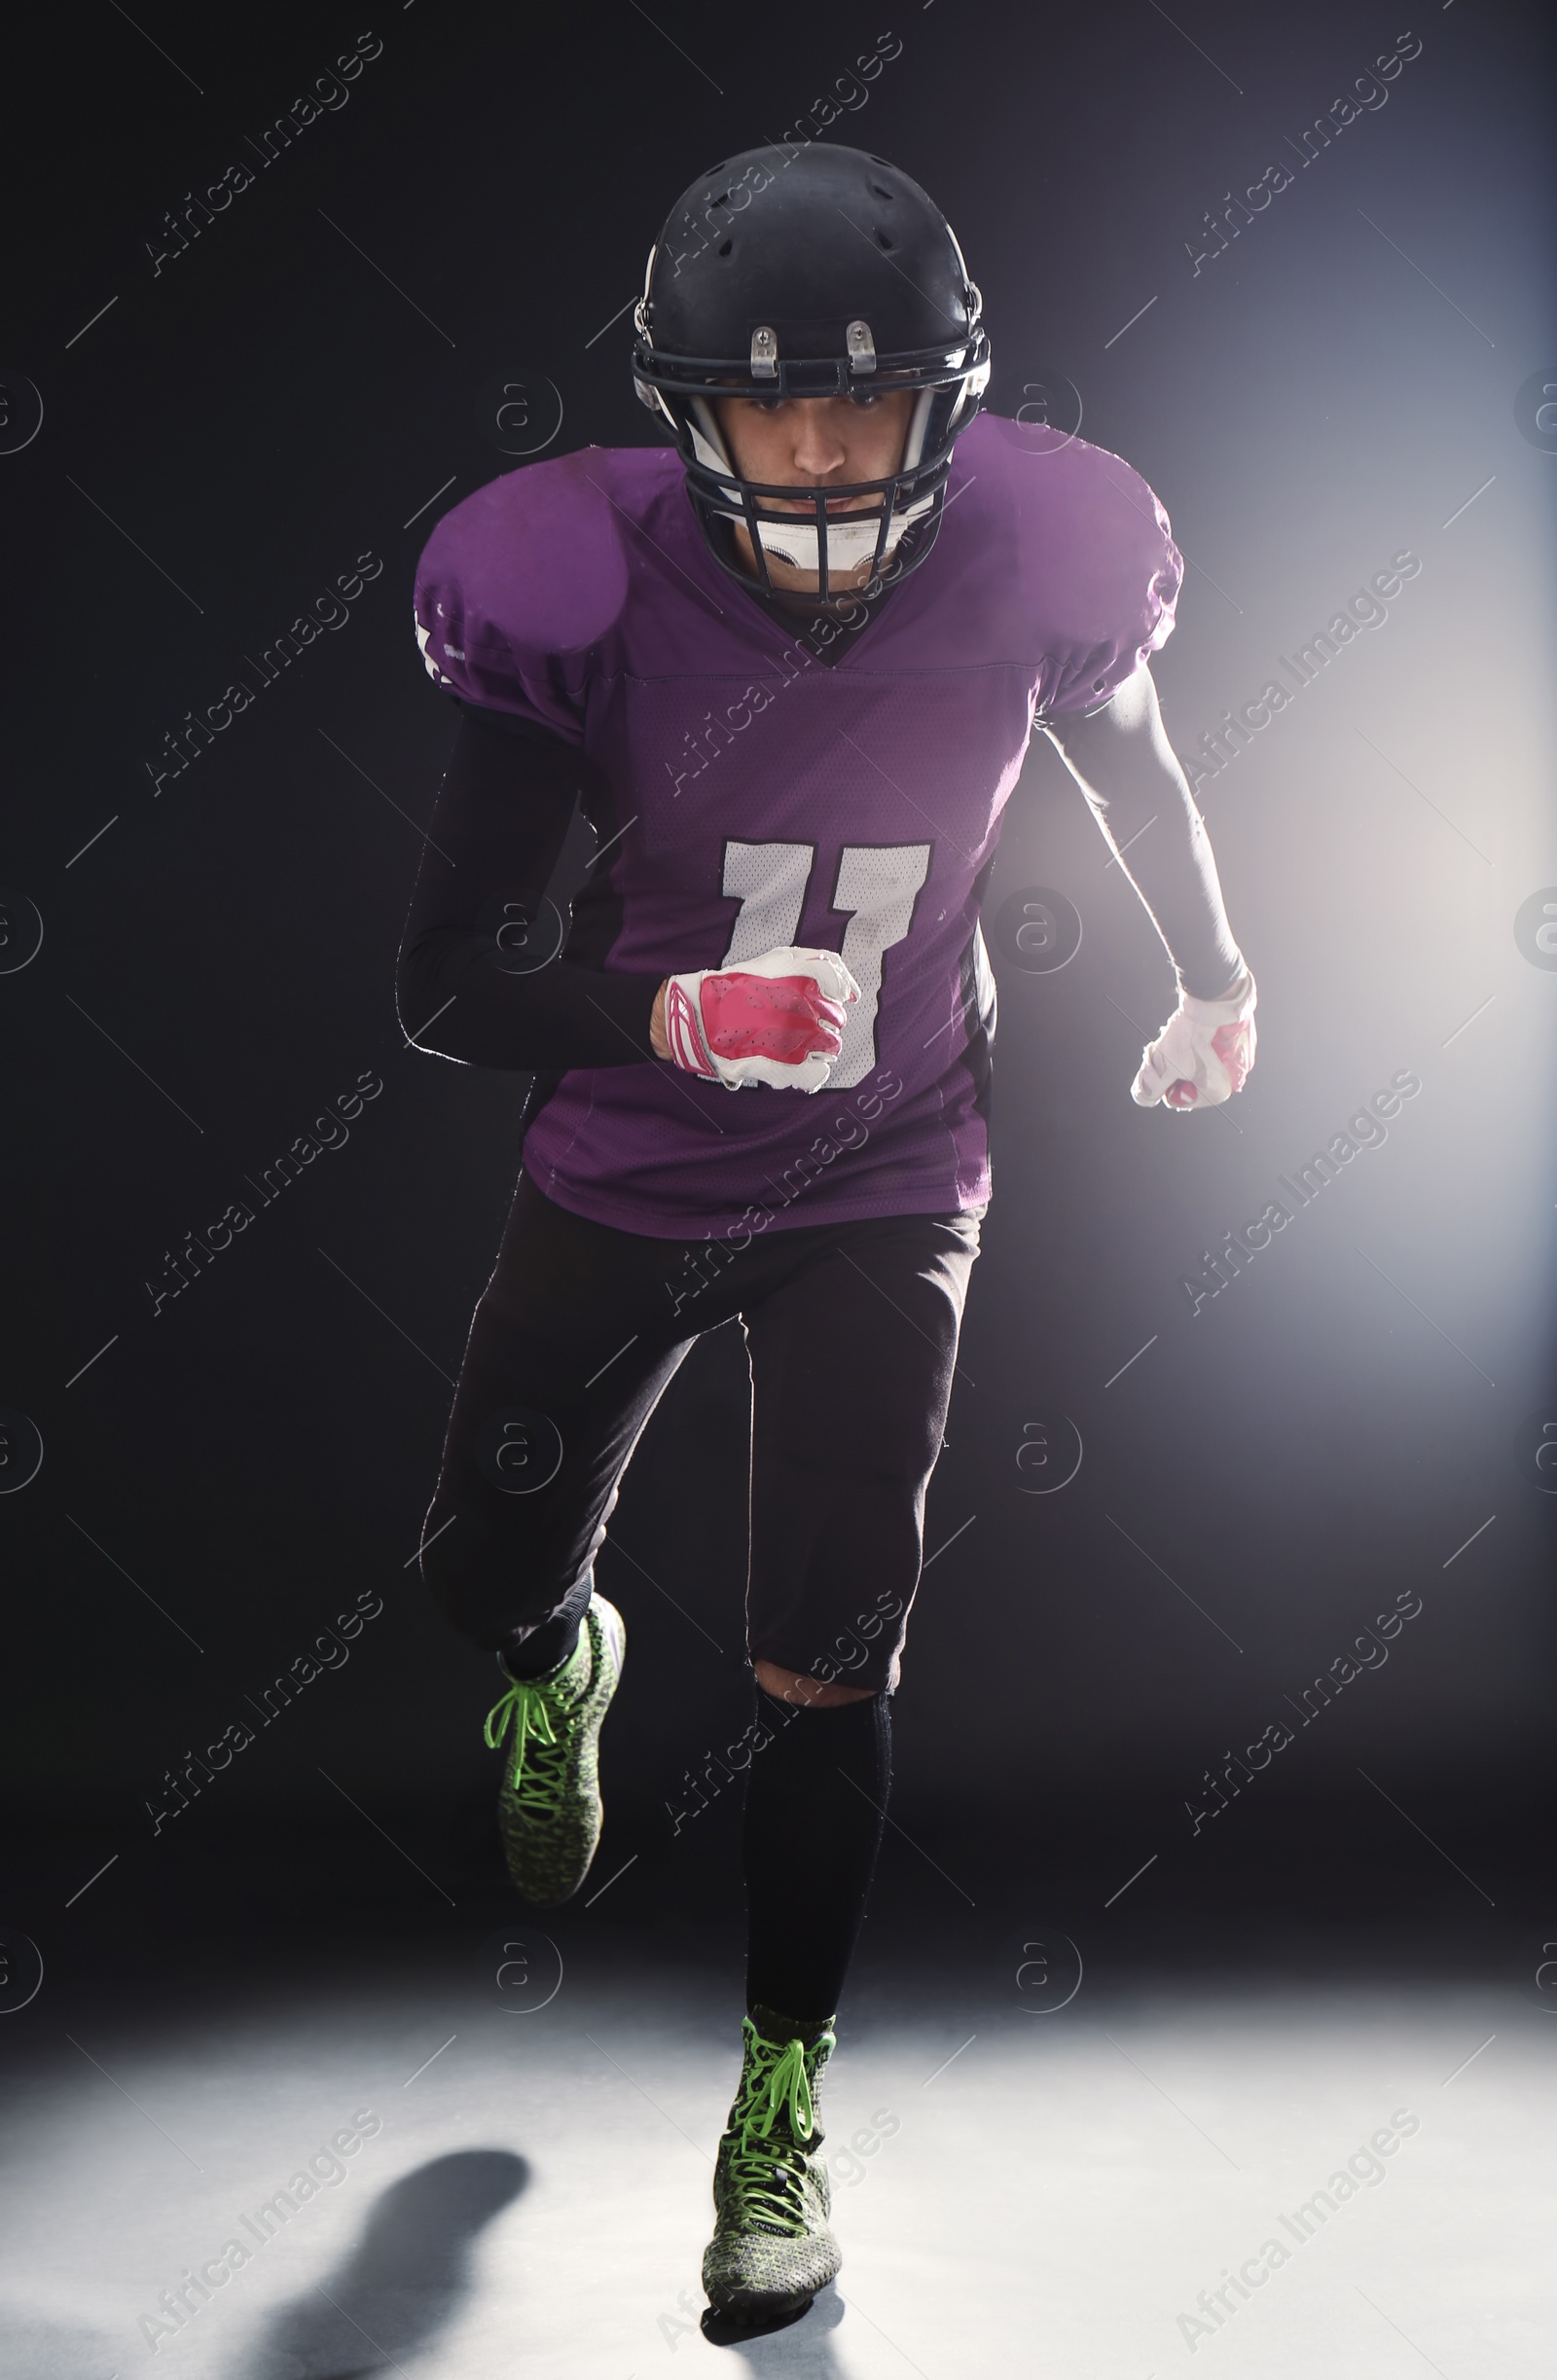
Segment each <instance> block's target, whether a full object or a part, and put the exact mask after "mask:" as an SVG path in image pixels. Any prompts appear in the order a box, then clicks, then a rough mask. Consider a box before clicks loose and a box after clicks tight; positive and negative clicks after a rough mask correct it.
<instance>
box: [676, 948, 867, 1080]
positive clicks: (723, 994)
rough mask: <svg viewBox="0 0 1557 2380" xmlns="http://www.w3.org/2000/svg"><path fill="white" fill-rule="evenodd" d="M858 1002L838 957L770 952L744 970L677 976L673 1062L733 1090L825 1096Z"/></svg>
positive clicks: (833, 954) (856, 990)
mask: <svg viewBox="0 0 1557 2380" xmlns="http://www.w3.org/2000/svg"><path fill="white" fill-rule="evenodd" d="M858 997H859V986H858V985H857V984H856V983H855V981H854V979H853V977H852V976H851V974H850V972H849V969H848V968H847V967H846V966H845V964H844V962H843V960H842V959H841V958H840V957H839V956H838V955H837V953H836V952H834V951H802V950H794V949H786V950H779V951H765V952H764V953H763V955H762V956H761V957H760V958H743V959H742V961H741V964H740V965H739V966H738V967H730V968H717V967H706V968H704V969H703V971H702V972H701V973H700V974H696V975H672V976H671V977H670V981H669V982H668V984H667V986H666V994H665V1037H666V1040H667V1042H668V1044H669V1045H670V1057H671V1060H672V1062H673V1064H676V1065H678V1066H682V1067H684V1068H685V1070H686V1071H687V1073H689V1074H701V1075H703V1076H704V1078H705V1079H706V1081H709V1082H715V1081H717V1082H721V1083H723V1084H724V1085H725V1086H726V1088H727V1089H728V1090H731V1091H739V1090H740V1089H741V1087H742V1084H743V1083H769V1084H771V1085H772V1086H773V1087H774V1089H775V1090H781V1091H819V1090H820V1089H821V1087H822V1085H823V1083H824V1082H825V1081H826V1080H827V1077H828V1075H829V1074H830V1073H831V1072H832V1064H833V1060H834V1059H835V1058H836V1057H837V1056H838V1053H839V1051H840V1050H841V1049H842V1048H843V1045H844V1026H845V1024H846V1023H847V1019H846V1018H845V1015H844V1007H843V1003H846V1002H851V1001H853V1000H857V999H858Z"/></svg>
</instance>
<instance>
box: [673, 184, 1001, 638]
mask: <svg viewBox="0 0 1557 2380" xmlns="http://www.w3.org/2000/svg"><path fill="white" fill-rule="evenodd" d="M982 305H983V302H982V300H981V299H980V296H979V292H978V289H977V287H976V286H975V285H974V283H973V282H972V281H970V280H969V278H968V274H967V267H966V266H965V265H964V264H963V262H962V251H961V249H960V247H959V246H958V244H957V238H956V234H954V233H953V230H952V227H951V225H950V224H949V223H948V222H947V220H946V218H945V216H944V215H943V214H942V213H941V211H940V209H939V207H938V206H936V205H935V203H934V201H933V200H932V199H931V198H928V197H926V195H925V193H924V192H923V190H921V188H920V186H919V184H918V183H917V182H914V181H911V180H910V179H909V177H908V175H907V174H906V173H900V172H899V171H898V170H897V167H896V166H895V165H888V164H887V162H886V160H885V159H884V158H879V157H868V156H867V155H866V154H865V153H864V151H863V150H860V149H844V148H838V147H834V146H832V145H831V144H828V143H820V142H818V143H814V144H813V145H811V146H810V147H807V148H800V149H797V148H794V147H792V146H788V145H784V144H780V145H778V146H777V147H773V148H764V149H747V150H744V151H742V154H741V156H739V157H733V158H730V159H729V160H727V162H725V163H724V164H722V165H716V166H714V167H713V168H712V170H711V171H710V172H708V173H706V174H703V175H701V176H700V177H699V179H698V180H697V181H696V182H694V183H693V184H692V186H691V188H690V189H689V190H687V191H686V192H685V193H684V194H683V196H682V197H681V198H680V199H679V200H678V201H677V203H676V205H675V206H674V207H672V209H671V211H670V218H669V220H668V221H667V223H666V226H665V229H664V231H663V232H662V233H661V234H660V237H659V239H658V241H657V242H656V243H655V246H654V247H653V248H652V249H651V250H650V253H649V264H648V271H647V273H646V274H645V276H644V284H643V296H642V299H641V301H640V302H639V304H638V307H637V308H636V311H635V313H634V324H635V327H636V331H637V340H636V343H635V344H634V350H633V378H634V385H635V387H636V389H637V393H638V395H639V397H640V398H641V399H642V401H643V403H644V404H645V405H646V406H648V407H649V409H650V411H651V412H653V413H655V414H656V415H659V416H660V417H661V418H662V419H663V420H664V421H666V422H668V423H669V424H670V430H671V433H672V435H673V437H674V439H675V443H676V445H677V447H678V448H679V449H680V451H681V454H682V457H683V459H684V461H685V463H686V474H687V488H688V492H689V494H690V495H691V498H692V503H693V507H694V510H695V511H696V513H697V517H698V523H699V526H700V527H701V528H702V530H703V534H704V537H705V538H706V542H707V544H708V547H709V550H710V551H711V553H712V554H713V556H714V558H715V559H716V560H717V561H718V562H719V563H720V564H721V566H722V567H723V568H724V569H726V570H729V571H730V572H731V573H732V575H734V576H737V577H740V578H742V579H744V580H745V581H746V582H747V583H748V584H750V583H751V581H750V574H749V572H747V571H745V570H743V569H742V568H741V566H740V564H739V562H738V561H737V559H736V552H735V546H734V542H733V539H732V536H731V531H730V526H729V524H730V523H732V522H735V521H744V522H745V523H746V526H747V528H748V530H749V532H750V536H751V548H752V553H753V556H754V557H755V559H756V566H757V573H758V581H759V583H760V584H761V586H762V587H763V588H764V589H765V590H767V591H768V592H770V593H773V592H776V591H775V589H774V586H773V581H772V579H771V578H770V576H769V572H768V556H769V555H770V554H771V555H773V556H775V557H777V558H781V559H784V560H786V561H789V562H790V563H792V564H793V565H794V566H795V567H796V568H798V569H803V570H815V571H816V572H817V574H818V585H817V591H816V592H817V598H818V599H819V600H821V601H822V602H825V601H826V600H827V597H828V594H829V583H830V581H831V580H834V579H836V577H837V576H838V575H840V574H841V573H843V572H844V571H846V570H847V571H850V572H852V571H853V570H855V569H857V568H858V567H859V566H860V564H862V563H863V562H865V561H866V560H867V559H868V560H869V562H870V575H869V579H868V581H867V582H866V584H865V585H864V586H863V587H861V588H859V589H856V590H852V591H851V592H857V593H871V592H874V591H875V589H876V588H877V587H878V586H879V585H881V584H882V583H883V577H884V571H886V565H887V562H888V560H889V559H890V560H891V563H892V567H891V569H890V571H889V572H886V575H887V577H889V578H890V579H891V580H893V581H895V580H896V579H898V578H900V577H902V576H904V575H905V574H906V573H907V572H908V571H910V570H914V569H917V568H918V567H919V565H920V563H921V562H923V559H924V558H925V556H926V555H927V554H928V553H929V550H930V548H931V546H932V545H933V544H934V542H935V537H936V533H937V531H938V529H939V527H940V517H941V507H942V505H943V503H944V501H945V493H946V478H947V474H948V472H949V470H950V469H951V463H952V451H953V448H954V446H955V444H956V441H957V436H958V433H959V431H960V430H963V429H965V428H966V427H967V424H968V423H969V422H970V421H971V420H972V418H973V416H974V415H975V414H976V413H977V412H978V410H979V405H980V403H981V401H982V398H983V394H984V390H985V388H986V387H987V386H988V384H989V378H990V342H989V336H988V334H987V332H986V331H985V329H984V327H983V324H982V321H981V320H980V315H981V312H982ZM895 388H910V389H913V390H915V391H916V392H917V402H916V404H915V406H914V409H913V412H912V414H911V415H910V418H909V428H908V435H907V438H906V440H905V442H904V447H903V454H902V459H901V462H900V463H899V465H898V468H897V470H896V471H895V472H894V473H893V474H892V476H891V477H890V478H889V479H884V480H869V481H862V482H858V483H856V484H853V485H851V486H849V487H827V488H825V489H823V488H818V489H817V490H816V491H815V515H814V517H811V518H808V517H807V516H806V515H804V514H796V513H794V512H792V511H781V510H778V509H777V508H776V505H775V499H776V498H780V497H781V498H785V499H787V500H788V501H790V502H793V500H794V499H795V497H796V496H797V495H799V494H803V493H806V492H809V491H807V490H803V489H797V488H795V487H768V486H765V485H762V484H760V483H758V482H756V481H750V480H744V479H742V477H741V476H740V474H739V473H738V472H737V471H736V469H735V467H734V464H733V462H732V459H731V456H730V453H729V451H728V450H727V448H726V446H725V442H724V439H723V437H722V435H721V433H720V429H719V423H718V419H717V416H716V415H715V413H714V410H713V408H714V401H715V400H716V399H717V398H719V397H727V396H742V397H753V398H756V399H758V400H759V401H760V400H761V399H763V398H769V399H776V398H783V397H824V396H846V397H853V398H856V399H861V400H863V399H868V398H869V397H872V396H875V395H878V394H880V393H882V392H883V391H886V390H888V389H895ZM839 496H850V497H861V496H862V497H868V498H871V499H873V501H872V502H871V503H869V504H867V505H863V506H861V507H860V509H859V510H857V511H851V512H849V513H847V514H844V515H840V514H838V513H837V512H836V511H835V512H832V513H829V511H828V509H827V506H828V499H829V498H834V499H836V498H837V497H839ZM900 541H901V551H899V550H898V549H899V544H900Z"/></svg>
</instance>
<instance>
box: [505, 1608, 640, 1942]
mask: <svg viewBox="0 0 1557 2380" xmlns="http://www.w3.org/2000/svg"><path fill="white" fill-rule="evenodd" d="M626 1650H627V1630H626V1627H625V1626H624V1625H623V1620H622V1615H621V1613H620V1612H619V1611H618V1610H617V1608H616V1606H615V1605H614V1604H608V1603H607V1602H606V1600H605V1598H604V1596H603V1595H594V1594H592V1595H591V1597H590V1602H589V1608H588V1610H587V1611H586V1612H585V1614H584V1625H583V1627H582V1628H581V1629H580V1630H579V1637H578V1642H577V1644H576V1645H575V1646H574V1648H573V1650H572V1652H571V1653H570V1654H569V1655H568V1657H567V1659H566V1660H565V1661H564V1662H563V1663H562V1664H561V1668H559V1669H556V1670H554V1671H553V1672H552V1674H551V1676H550V1677H523V1678H521V1677H514V1678H510V1679H509V1685H508V1691H507V1693H506V1694H504V1695H503V1696H502V1697H501V1699H500V1700H499V1701H498V1702H496V1703H494V1704H493V1706H492V1708H491V1710H490V1711H489V1713H488V1714H487V1741H488V1743H489V1745H490V1747H491V1749H493V1751H495V1750H496V1749H497V1748H498V1746H499V1745H500V1744H501V1743H502V1741H503V1738H504V1736H505V1735H506V1734H507V1733H508V1727H509V1722H510V1720H512V1722H513V1730H514V1734H513V1743H512V1746H511V1748H510V1750H509V1754H508V1759H507V1763H506V1767H505V1773H504V1777H503V1785H502V1790H501V1791H500V1792H499V1794H498V1796H497V1827H498V1832H499V1833H500V1834H501V1836H502V1838H503V1856H504V1857H505V1859H506V1860H507V1862H508V1873H509V1876H510V1878H511V1879H512V1881H513V1883H514V1886H515V1888H516V1889H517V1890H518V1891H519V1892H521V1893H523V1894H524V1895H525V1899H526V1900H529V1901H533V1902H534V1903H535V1904H536V1906H537V1907H538V1908H542V1909H555V1908H556V1907H558V1905H559V1904H560V1903H561V1902H562V1901H564V1900H570V1899H571V1898H572V1896H573V1894H574V1893H576V1892H577V1891H578V1889H579V1886H580V1885H581V1884H582V1883H583V1881H584V1879H585V1877H586V1876H587V1875H588V1874H589V1871H590V1861H591V1860H592V1859H593V1858H594V1857H595V1852H596V1847H597V1844H598V1842H599V1839H600V1824H601V1821H602V1820H603V1818H604V1816H605V1810H604V1805H603V1804H602V1802H601V1800H600V1788H599V1739H600V1726H601V1723H602V1721H603V1720H604V1717H605V1713H606V1712H607V1711H608V1710H609V1709H610V1705H611V1697H612V1695H613V1694H614V1693H615V1692H616V1689H617V1684H618V1681H619V1679H620V1678H621V1676H622V1661H623V1657H624V1655H625V1653H626ZM507 1675H508V1673H507V1671H506V1670H505V1671H504V1676H505V1677H506V1676H507Z"/></svg>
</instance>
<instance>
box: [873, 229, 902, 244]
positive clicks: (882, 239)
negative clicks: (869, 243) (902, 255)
mask: <svg viewBox="0 0 1557 2380" xmlns="http://www.w3.org/2000/svg"><path fill="white" fill-rule="evenodd" d="M876 245H877V247H878V248H895V247H896V245H897V242H896V240H895V239H888V238H887V234H886V233H885V232H883V231H881V230H878V231H877V234H876Z"/></svg>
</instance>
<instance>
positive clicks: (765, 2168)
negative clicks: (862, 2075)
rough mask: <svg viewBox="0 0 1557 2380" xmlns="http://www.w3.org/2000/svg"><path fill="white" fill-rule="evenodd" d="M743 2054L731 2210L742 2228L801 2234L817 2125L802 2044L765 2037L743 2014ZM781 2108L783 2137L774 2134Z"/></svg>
mask: <svg viewBox="0 0 1557 2380" xmlns="http://www.w3.org/2000/svg"><path fill="white" fill-rule="evenodd" d="M833 2045H834V2037H833V2036H832V2035H831V2034H830V2033H824V2034H822V2035H820V2036H819V2037H818V2038H817V2039H816V2040H815V2041H814V2042H813V2043H812V2049H813V2052H814V2053H815V2051H816V2050H818V2049H825V2050H831V2049H832V2047H833ZM746 2054H747V2059H748V2068H747V2073H746V2074H745V2075H744V2076H743V2078H742V2079H743V2084H744V2088H743V2090H742V2103H741V2110H740V2114H739V2117H738V2119H737V2122H738V2127H739V2138H738V2140H737V2144H736V2146H735V2149H734V2151H733V2153H732V2155H731V2158H730V2163H729V2167H728V2169H727V2172H728V2188H729V2194H730V2195H729V2213H730V2215H731V2216H732V2217H733V2218H734V2219H735V2222H736V2224H737V2225H738V2226H739V2228H740V2229H742V2230H743V2231H772V2232H778V2233H780V2234H781V2235H782V2236H784V2237H785V2238H788V2239H800V2238H802V2237H803V2236H804V2235H805V2232H806V2228H807V2225H806V2210H805V2200H804V2195H803V2186H804V2182H805V2179H806V2170H807V2169H806V2150H805V2146H804V2144H806V2143H807V2142H809V2141H810V2140H811V2137H812V2134H813V2131H814V2130H815V2107H814V2105H813V2101H812V2095H811V2073H810V2070H809V2068H808V2066H807V2063H806V2051H805V2047H804V2045H803V2044H802V2043H801V2042H800V2041H798V2040H793V2041H785V2042H784V2043H783V2044H782V2046H780V2045H779V2044H778V2042H777V2041H770V2040H768V2039H767V2037H765V2036H764V2035H763V2034H760V2033H759V2032H758V2031H757V2029H756V2027H755V2026H754V2025H753V2024H752V2023H751V2020H750V2018H749V2017H748V2018H747V2019H746ZM780 2115H781V2116H782V2117H783V2119H784V2131H785V2132H786V2133H787V2136H788V2137H787V2138H784V2137H783V2136H782V2135H780V2137H779V2138H778V2140H775V2139H774V2137H773V2136H774V2129H775V2126H776V2125H777V2124H778V2119H779V2117H780Z"/></svg>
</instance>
